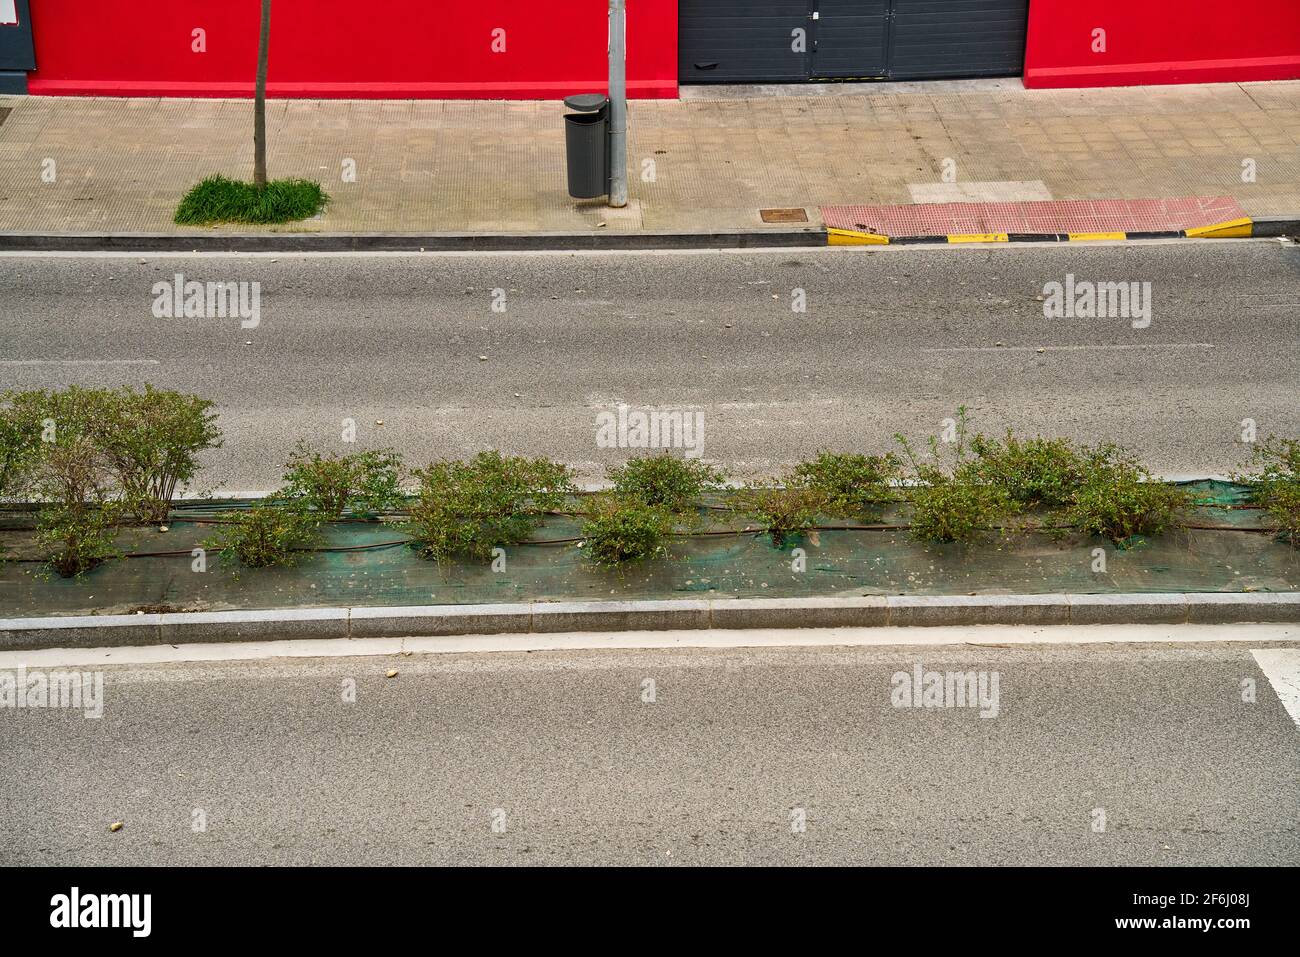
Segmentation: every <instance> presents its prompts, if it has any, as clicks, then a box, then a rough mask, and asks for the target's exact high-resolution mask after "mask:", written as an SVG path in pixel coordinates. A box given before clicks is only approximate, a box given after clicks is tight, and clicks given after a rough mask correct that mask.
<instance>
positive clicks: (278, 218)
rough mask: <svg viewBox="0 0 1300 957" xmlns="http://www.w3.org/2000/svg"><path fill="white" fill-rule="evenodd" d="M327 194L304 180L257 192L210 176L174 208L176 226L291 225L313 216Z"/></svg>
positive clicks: (269, 185)
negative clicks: (218, 224) (220, 224)
mask: <svg viewBox="0 0 1300 957" xmlns="http://www.w3.org/2000/svg"><path fill="white" fill-rule="evenodd" d="M327 203H329V195H328V194H326V192H325V190H323V189H321V185H320V183H313V182H312V181H311V180H307V179H276V180H272V181H271V182H269V183H267V184H266V189H264V190H258V189H257V188H256V187H255V186H253V184H252V183H245V182H242V181H240V180H234V179H227V178H226V177H224V176H209V177H208V178H207V179H205V180H204V181H203V182H201V183H199V184H198V185H197V186H195V187H194V188H193V189H191V190H190V191H189V192H188V193H186V194H185V198H184V199H182V200H181V204H180V206H178V207H177V208H176V216H175V222H176V224H177V225H179V226H210V225H212V224H213V223H252V224H255V225H265V224H268V223H290V222H294V221H295V220H299V219H308V218H310V217H312V216H315V215H316V214H317V213H319V212H320V211H321V210H322V209H324V208H325V206H326V204H327Z"/></svg>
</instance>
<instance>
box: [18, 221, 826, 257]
mask: <svg viewBox="0 0 1300 957" xmlns="http://www.w3.org/2000/svg"><path fill="white" fill-rule="evenodd" d="M826 244H827V240H826V230H825V229H821V228H817V227H812V228H809V227H804V228H802V229H748V230H734V231H720V232H699V233H668V232H644V231H638V232H626V233H620V232H609V231H606V230H601V231H599V232H587V233H546V232H537V233H426V234H419V233H240V234H236V233H214V232H204V233H17V232H0V252H141V253H159V252H180V253H188V252H200V253H259V252H280V253H293V252H315V253H319V252H528V251H563V252H572V251H584V250H620V249H743V248H757V247H764V246H825V245H826Z"/></svg>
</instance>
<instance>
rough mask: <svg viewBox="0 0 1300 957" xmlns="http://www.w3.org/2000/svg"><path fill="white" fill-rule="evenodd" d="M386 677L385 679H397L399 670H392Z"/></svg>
mask: <svg viewBox="0 0 1300 957" xmlns="http://www.w3.org/2000/svg"><path fill="white" fill-rule="evenodd" d="M384 677H385V678H396V677H397V669H396V668H390V669H389V670H388V673H387V674H386V675H384Z"/></svg>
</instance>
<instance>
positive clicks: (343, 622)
mask: <svg viewBox="0 0 1300 957" xmlns="http://www.w3.org/2000/svg"><path fill="white" fill-rule="evenodd" d="M1255 622H1262V623H1288V624H1292V623H1300V592H1249V593H1218V592H1210V593H1203V592H1198V593H1190V594H1162V593H1131V594H1113V595H888V596H885V595H865V596H853V597H815V598H785V599H743V598H741V599H684V600H680V601H609V602H599V601H597V602H528V603H516V604H499V605H494V604H486V605H424V606H394V607H354V608H290V609H269V610H257V611H219V612H185V613H174V614H136V615H86V616H65V617H44V618H10V619H0V651H26V650H37V649H45V648H107V647H119V646H132V645H134V646H140V645H157V644H204V643H219V642H236V641H273V640H285V639H320V638H340V639H345V640H347V639H362V638H408V637H409V638H418V637H441V636H453V635H493V634H551V633H567V632H593V631H600V632H611V633H617V632H625V631H682V630H702V629H711V628H717V629H748V628H769V629H770V628H832V627H857V628H861V627H900V626H902V627H908V626H911V627H939V626H965V625H1031V626H1039V625H1133V624H1169V625H1178V624H1204V625H1209V624H1218V625H1222V624H1237V623H1242V624H1244V623H1255Z"/></svg>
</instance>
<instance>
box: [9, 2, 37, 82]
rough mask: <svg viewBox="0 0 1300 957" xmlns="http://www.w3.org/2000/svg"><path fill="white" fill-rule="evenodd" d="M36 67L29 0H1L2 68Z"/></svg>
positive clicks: (29, 68) (24, 68)
mask: <svg viewBox="0 0 1300 957" xmlns="http://www.w3.org/2000/svg"><path fill="white" fill-rule="evenodd" d="M14 21H17V22H16V23H15V22H14ZM35 67H36V57H35V55H34V54H33V53H32V20H31V12H30V11H29V10H28V9H27V0H16V2H15V0H10V2H9V3H3V2H0V70H31V69H34V68H35Z"/></svg>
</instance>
